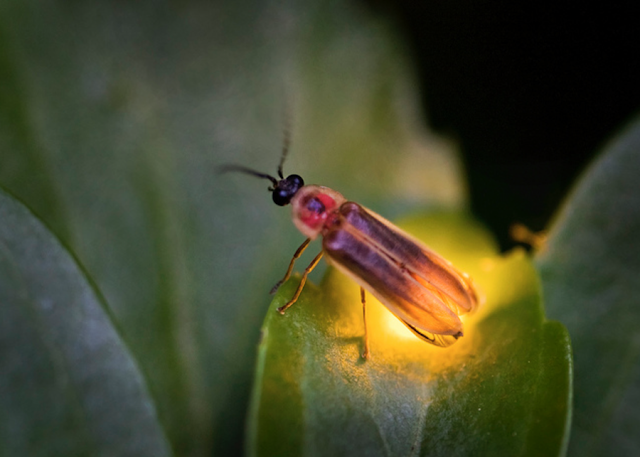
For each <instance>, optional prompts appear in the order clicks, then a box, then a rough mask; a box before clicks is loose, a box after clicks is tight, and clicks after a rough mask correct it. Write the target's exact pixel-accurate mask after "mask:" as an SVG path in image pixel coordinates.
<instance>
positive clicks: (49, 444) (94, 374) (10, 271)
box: [0, 191, 171, 457]
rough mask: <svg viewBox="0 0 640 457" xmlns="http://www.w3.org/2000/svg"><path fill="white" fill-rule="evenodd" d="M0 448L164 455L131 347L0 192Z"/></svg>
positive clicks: (83, 282) (31, 452) (43, 235)
mask: <svg viewBox="0 0 640 457" xmlns="http://www.w3.org/2000/svg"><path fill="white" fill-rule="evenodd" d="M0 373H2V376H0V411H2V414H0V454H2V455H8V456H9V455H11V456H40V455H42V456H45V455H46V456H57V455H59V456H79V455H96V456H98V455H104V456H107V455H117V456H132V457H133V456H149V457H156V456H166V455H171V450H170V447H169V444H168V442H167V440H166V438H165V436H164V432H163V430H162V427H161V426H160V424H159V422H158V420H157V417H156V412H155V408H154V405H153V401H152V400H151V398H150V397H149V394H148V392H147V388H146V385H145V382H144V380H143V378H142V376H141V374H140V371H139V370H138V367H137V366H136V363H135V362H134V361H133V359H132V358H131V355H130V354H129V351H128V349H127V348H126V346H125V345H124V343H123V342H122V340H121V338H120V336H119V335H118V332H117V331H116V329H115V328H114V326H113V324H112V323H111V320H110V318H109V316H108V314H107V312H105V310H104V309H103V307H102V304H101V303H100V300H99V298H98V297H97V296H96V294H95V292H94V290H93V288H92V287H91V286H90V285H89V283H88V282H87V279H86V278H85V276H84V274H83V273H82V271H81V270H80V269H79V267H78V265H77V264H76V263H75V262H74V260H73V259H72V258H71V256H70V255H69V254H68V253H67V251H66V250H65V249H64V248H63V247H62V246H61V244H60V242H59V241H58V240H57V239H55V238H54V237H53V236H52V235H51V233H50V232H49V231H48V230H47V229H46V228H45V227H44V226H43V225H42V224H41V223H40V222H39V221H38V220H37V219H36V218H35V217H34V216H33V215H32V214H31V213H30V212H29V211H28V210H27V209H26V208H25V207H24V206H22V205H21V204H19V203H17V202H16V201H15V200H14V199H12V198H11V197H9V196H8V195H7V194H5V193H4V192H3V191H0Z"/></svg>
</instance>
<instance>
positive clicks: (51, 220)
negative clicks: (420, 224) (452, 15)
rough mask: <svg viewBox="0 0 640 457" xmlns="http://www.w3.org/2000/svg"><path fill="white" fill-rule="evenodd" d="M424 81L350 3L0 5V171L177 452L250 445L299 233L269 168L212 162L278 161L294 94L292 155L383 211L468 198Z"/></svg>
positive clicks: (13, 0)
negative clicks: (267, 327)
mask: <svg viewBox="0 0 640 457" xmlns="http://www.w3.org/2000/svg"><path fill="white" fill-rule="evenodd" d="M416 93H417V91H416V90H415V88H414V87H413V84H412V81H411V74H410V71H408V69H407V64H406V57H405V52H404V50H403V48H402V46H401V45H400V44H399V42H398V41H397V40H396V39H395V38H394V36H393V33H392V32H391V31H390V30H389V27H388V26H387V25H386V24H385V23H383V22H382V21H379V20H378V19H376V18H374V17H371V16H370V15H369V14H367V12H366V11H365V10H362V9H361V8H360V5H359V4H358V3H356V2H353V3H351V2H346V1H326V2H319V3H318V2H306V3H304V2H303V3H301V2H289V3H286V2H285V3H273V2H267V1H263V2H250V3H247V2H232V1H226V2H198V1H187V2H179V3H175V2H172V3H163V4H158V3H157V2H133V3H128V2H90V3H88V2H55V1H52V2H46V3H42V2H36V1H33V0H31V1H29V0H26V1H23V0H20V1H18V0H6V1H3V2H2V3H1V4H0V102H1V103H0V182H2V184H3V185H4V186H6V187H7V188H8V189H10V190H11V192H13V193H14V194H15V195H17V196H19V197H20V198H21V199H22V200H23V201H25V202H26V203H27V204H28V205H29V207H31V208H33V209H34V211H35V212H36V213H37V214H38V215H40V217H42V219H43V220H44V221H45V222H46V224H47V225H48V226H49V227H51V228H52V230H53V232H54V233H56V234H57V235H58V236H59V237H60V238H61V239H62V240H63V242H64V243H65V245H66V246H68V247H69V249H70V250H71V251H72V252H73V254H74V255H75V256H77V257H78V259H79V260H80V262H81V263H82V265H83V266H85V267H86V269H87V272H88V275H89V276H90V278H91V280H92V281H94V282H95V284H96V286H97V288H98V289H99V290H100V291H101V293H102V294H103V295H104V297H105V301H106V302H107V304H108V306H109V309H110V310H111V312H112V314H113V316H114V319H115V321H116V322H117V324H118V327H119V328H121V329H122V335H123V338H124V340H125V341H126V343H127V345H128V347H130V348H131V351H132V353H133V354H134V356H135V358H136V360H137V361H138V363H139V364H140V366H141V368H142V370H143V372H144V373H145V375H146V376H147V379H148V382H149V388H150V391H151V393H152V395H153V396H154V398H155V399H156V404H157V407H158V414H159V417H160V419H161V421H162V423H163V425H164V426H165V429H166V430H167V434H168V435H169V437H170V440H171V442H172V445H173V448H174V450H175V452H176V453H177V454H179V455H195V456H199V455H210V454H211V449H212V448H213V450H214V452H217V453H219V454H227V455H228V454H238V453H239V452H240V449H239V446H240V444H239V443H241V440H242V430H243V421H244V415H245V411H246V406H247V404H248V396H249V391H250V385H251V376H252V367H253V365H254V358H255V344H256V343H257V339H258V334H259V331H258V330H259V327H260V323H261V321H262V319H263V317H264V312H265V308H266V304H267V302H266V301H265V300H266V299H267V295H266V292H267V291H268V290H269V287H271V285H272V284H273V282H275V281H276V280H277V279H278V277H277V274H276V273H275V270H276V269H277V268H276V267H275V266H276V265H277V266H280V265H286V262H287V261H288V258H289V256H290V254H291V252H292V251H293V250H294V249H295V247H296V244H297V241H292V240H294V239H300V240H301V239H302V237H301V236H300V235H299V234H297V233H296V231H295V228H293V226H292V224H291V221H290V219H289V217H288V213H287V212H278V211H279V209H276V208H275V207H272V206H273V205H272V204H271V202H270V198H269V195H268V194H267V192H266V187H267V183H263V182H260V181H257V180H254V179H251V178H248V177H246V176H233V175H224V176H219V175H216V174H215V173H214V170H215V167H216V166H217V165H220V164H222V163H227V162H234V163H240V164H244V165H248V166H252V167H255V168H258V169H260V170H264V171H268V172H274V171H275V168H276V165H277V162H278V159H279V154H280V150H281V147H282V125H283V115H282V106H283V105H284V104H285V101H286V100H290V101H291V104H292V105H293V129H292V133H293V138H292V139H293V143H292V151H291V154H290V156H289V161H288V163H287V164H286V166H285V171H291V172H297V173H299V174H301V175H303V176H304V177H305V179H307V181H308V182H318V183H322V184H326V185H330V186H333V187H336V188H337V189H339V190H341V191H342V192H343V193H344V194H345V195H347V196H349V197H350V198H352V199H357V200H358V201H361V202H363V203H365V204H367V205H369V206H371V207H373V208H375V209H376V210H378V211H381V210H382V209H384V208H387V209H390V210H389V211H384V213H385V214H386V215H392V214H393V213H394V212H395V214H397V213H398V212H400V211H403V210H404V209H406V208H407V207H410V206H412V205H416V204H418V205H420V206H421V207H424V206H425V205H437V206H448V207H460V206H463V205H464V200H465V198H464V193H465V190H464V185H463V181H462V179H461V173H460V167H459V163H458V161H457V159H456V157H455V155H454V154H453V153H452V152H451V151H450V147H449V145H448V144H447V143H446V142H443V141H442V140H439V139H437V138H435V137H434V136H433V135H431V134H429V133H428V132H426V131H424V130H423V129H422V127H421V125H422V123H423V122H422V118H421V113H420V110H419V109H418V108H417V106H416V102H417V100H418V97H417V95H416ZM278 271H279V270H278ZM278 274H279V273H278ZM249 284H250V287H249V286H248V285H249Z"/></svg>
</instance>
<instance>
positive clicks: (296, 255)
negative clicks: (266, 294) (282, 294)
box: [271, 238, 311, 295]
mask: <svg viewBox="0 0 640 457" xmlns="http://www.w3.org/2000/svg"><path fill="white" fill-rule="evenodd" d="M309 243H311V238H307V239H306V240H304V243H302V244H301V245H300V247H299V248H298V249H297V250H296V252H295V254H293V258H292V259H291V263H289V268H288V269H287V273H286V274H285V275H284V278H282V279H281V280H280V281H278V282H277V283H276V285H275V286H273V288H272V289H271V295H273V294H275V293H276V291H277V290H278V288H279V287H280V286H281V285H282V284H283V283H284V282H285V281H286V280H287V279H289V276H291V271H292V270H293V264H294V263H295V261H296V260H297V259H298V258H299V257H300V256H301V255H302V253H303V252H304V250H305V249H307V246H309Z"/></svg>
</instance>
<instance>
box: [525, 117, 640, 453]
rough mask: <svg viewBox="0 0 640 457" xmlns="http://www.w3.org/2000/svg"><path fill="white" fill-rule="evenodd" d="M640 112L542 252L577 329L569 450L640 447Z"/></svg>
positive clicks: (561, 314) (559, 309)
mask: <svg viewBox="0 0 640 457" xmlns="http://www.w3.org/2000/svg"><path fill="white" fill-rule="evenodd" d="M638 170H640V121H636V122H635V123H633V124H632V125H631V126H630V127H629V128H627V129H626V130H625V131H624V132H623V133H622V134H621V135H620V136H619V137H618V138H616V139H615V140H614V141H613V142H612V143H611V144H609V145H608V146H607V147H606V148H605V152H604V154H603V155H602V156H601V157H600V158H599V159H598V160H597V161H596V162H595V163H594V164H593V165H592V167H591V168H590V169H589V170H588V171H587V173H586V174H585V175H584V176H583V178H582V179H581V181H580V182H579V183H578V185H577V186H576V188H575V190H574V191H573V193H572V194H571V195H570V196H569V198H568V200H567V202H566V204H565V205H564V207H563V208H562V209H561V211H560V212H559V214H558V216H557V218H556V220H555V222H554V223H553V224H552V226H551V232H550V234H549V242H548V245H547V247H546V249H545V250H544V251H542V252H541V253H540V254H539V255H538V258H537V261H536V263H537V265H538V268H539V269H540V273H541V277H542V282H543V285H544V295H545V301H546V306H547V312H548V314H549V316H550V317H552V318H554V319H558V320H560V321H561V322H563V323H564V324H565V325H566V326H567V329H568V330H569V333H570V335H571V340H572V342H573V350H574V358H575V386H574V389H575V412H574V421H573V428H572V431H571V443H570V446H569V451H570V452H569V454H570V455H575V456H581V457H582V456H595V455H603V456H604V455H616V456H625V455H628V456H636V455H639V454H640V437H639V436H638V428H639V427H640V412H639V411H638V408H637V405H638V402H639V401H640V327H639V326H638V323H639V322H640V281H639V280H638V278H639V277H640V237H639V236H638V233H640V180H639V179H638Z"/></svg>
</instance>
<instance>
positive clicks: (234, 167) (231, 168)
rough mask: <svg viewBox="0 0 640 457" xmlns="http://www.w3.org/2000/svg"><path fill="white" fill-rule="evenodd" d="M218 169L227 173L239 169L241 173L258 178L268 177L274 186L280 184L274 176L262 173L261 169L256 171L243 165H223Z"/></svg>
mask: <svg viewBox="0 0 640 457" xmlns="http://www.w3.org/2000/svg"><path fill="white" fill-rule="evenodd" d="M218 171H219V172H220V173H227V172H229V171H238V172H240V173H245V174H248V175H251V176H256V177H258V178H264V179H268V180H269V181H271V184H273V186H274V187H275V186H277V185H278V180H277V179H276V178H274V177H273V176H271V175H269V174H267V173H260V172H259V171H255V170H253V169H251V168H247V167H243V166H242V165H223V166H221V167H220V168H218Z"/></svg>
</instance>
